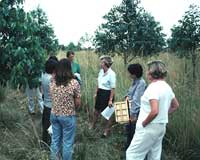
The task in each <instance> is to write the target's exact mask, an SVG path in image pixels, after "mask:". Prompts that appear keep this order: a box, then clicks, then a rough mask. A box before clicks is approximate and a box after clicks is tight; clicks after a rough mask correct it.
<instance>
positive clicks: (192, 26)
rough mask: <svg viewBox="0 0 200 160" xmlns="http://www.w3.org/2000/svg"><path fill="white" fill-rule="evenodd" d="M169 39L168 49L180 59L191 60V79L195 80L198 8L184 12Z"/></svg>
mask: <svg viewBox="0 0 200 160" xmlns="http://www.w3.org/2000/svg"><path fill="white" fill-rule="evenodd" d="M171 30H172V36H171V39H169V40H168V44H169V47H170V48H171V49H172V51H175V52H176V53H177V54H178V55H179V56H180V57H186V58H191V59H192V64H193V79H194V80H195V79H196V74H195V70H196V62H197V56H198V52H197V48H198V47H200V8H199V7H198V6H196V5H190V7H189V10H188V11H187V12H185V15H184V16H183V18H182V20H179V25H177V26H174V27H173V28H172V29H171Z"/></svg>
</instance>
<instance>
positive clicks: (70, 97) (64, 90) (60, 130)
mask: <svg viewBox="0 0 200 160" xmlns="http://www.w3.org/2000/svg"><path fill="white" fill-rule="evenodd" d="M50 92H51V96H52V110H51V118H50V120H51V124H52V130H53V134H52V143H51V159H53V160H54V159H57V158H58V157H59V155H60V154H59V153H60V149H61V148H62V157H63V160H71V159H72V147H73V143H74V137H75V129H76V116H75V115H76V112H75V108H76V107H80V103H81V100H80V96H81V95H80V85H79V83H78V81H77V80H76V79H75V77H74V75H73V73H72V69H71V63H70V61H69V60H67V59H65V58H64V59H61V60H60V61H59V62H58V65H57V68H56V75H55V79H52V82H51V85H50Z"/></svg>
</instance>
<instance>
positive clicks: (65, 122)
mask: <svg viewBox="0 0 200 160" xmlns="http://www.w3.org/2000/svg"><path fill="white" fill-rule="evenodd" d="M60 118H61V119H60V121H61V124H62V128H63V152H62V153H63V160H71V159H72V152H73V144H74V137H75V131H76V117H75V116H62V117H60Z"/></svg>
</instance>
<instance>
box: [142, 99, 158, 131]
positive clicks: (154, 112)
mask: <svg viewBox="0 0 200 160" xmlns="http://www.w3.org/2000/svg"><path fill="white" fill-rule="evenodd" d="M149 102H150V106H151V112H150V113H149V115H148V116H147V118H146V119H145V120H144V121H143V122H142V125H143V127H145V126H146V125H148V124H149V123H150V122H151V121H152V120H153V119H154V118H155V117H156V116H157V115H158V112H159V104H158V100H156V99H151V100H149Z"/></svg>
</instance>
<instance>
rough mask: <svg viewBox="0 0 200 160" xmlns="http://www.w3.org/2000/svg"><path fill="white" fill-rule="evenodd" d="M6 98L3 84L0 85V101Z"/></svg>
mask: <svg viewBox="0 0 200 160" xmlns="http://www.w3.org/2000/svg"><path fill="white" fill-rule="evenodd" d="M5 99H6V92H5V88H4V87H3V86H0V103H2V102H3V101H4V100H5Z"/></svg>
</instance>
